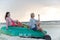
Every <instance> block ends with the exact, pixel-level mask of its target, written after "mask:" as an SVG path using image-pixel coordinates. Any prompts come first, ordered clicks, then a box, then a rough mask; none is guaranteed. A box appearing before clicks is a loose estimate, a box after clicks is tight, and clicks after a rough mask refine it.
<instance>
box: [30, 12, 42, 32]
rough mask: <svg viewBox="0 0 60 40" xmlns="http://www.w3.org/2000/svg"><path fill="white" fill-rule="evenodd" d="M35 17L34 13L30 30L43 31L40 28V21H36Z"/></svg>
mask: <svg viewBox="0 0 60 40" xmlns="http://www.w3.org/2000/svg"><path fill="white" fill-rule="evenodd" d="M34 17H35V15H34V13H31V19H30V28H31V29H32V30H40V31H43V30H42V28H41V27H40V19H38V20H36V19H34ZM38 17H40V16H39V15H38Z"/></svg>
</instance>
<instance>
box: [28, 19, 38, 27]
mask: <svg viewBox="0 0 60 40" xmlns="http://www.w3.org/2000/svg"><path fill="white" fill-rule="evenodd" d="M36 21H37V20H35V19H33V18H31V19H30V24H29V25H30V28H34V27H35V24H36Z"/></svg>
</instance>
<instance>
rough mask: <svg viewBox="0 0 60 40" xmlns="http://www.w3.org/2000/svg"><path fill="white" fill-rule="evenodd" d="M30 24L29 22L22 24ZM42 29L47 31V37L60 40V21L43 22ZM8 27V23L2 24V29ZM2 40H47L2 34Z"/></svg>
mask: <svg viewBox="0 0 60 40" xmlns="http://www.w3.org/2000/svg"><path fill="white" fill-rule="evenodd" d="M22 23H24V24H28V23H29V22H22ZM40 25H41V26H40V27H41V28H42V29H43V30H45V31H47V35H50V36H51V39H52V40H60V21H41V22H40ZM3 26H6V23H0V29H1V28H2V27H3ZM0 40H45V39H34V38H22V37H18V36H9V35H5V34H1V33H0Z"/></svg>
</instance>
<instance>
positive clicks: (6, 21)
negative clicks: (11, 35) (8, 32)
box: [6, 18, 9, 29]
mask: <svg viewBox="0 0 60 40" xmlns="http://www.w3.org/2000/svg"><path fill="white" fill-rule="evenodd" d="M8 26H9V25H8V19H7V18H6V29H8Z"/></svg>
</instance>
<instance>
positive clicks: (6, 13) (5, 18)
mask: <svg viewBox="0 0 60 40" xmlns="http://www.w3.org/2000/svg"><path fill="white" fill-rule="evenodd" d="M9 13H10V12H6V15H5V20H6V17H8V14H9Z"/></svg>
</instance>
